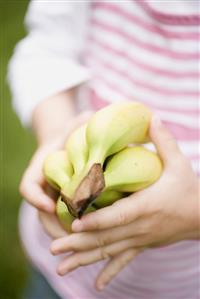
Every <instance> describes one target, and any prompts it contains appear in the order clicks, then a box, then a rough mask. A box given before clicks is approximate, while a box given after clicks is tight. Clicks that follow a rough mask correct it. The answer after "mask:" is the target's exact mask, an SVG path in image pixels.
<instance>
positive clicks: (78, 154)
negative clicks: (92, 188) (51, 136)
mask: <svg viewBox="0 0 200 299" xmlns="http://www.w3.org/2000/svg"><path fill="white" fill-rule="evenodd" d="M86 127H87V125H83V126H81V127H79V128H78V129H76V130H75V131H74V132H72V134H71V135H70V136H69V138H68V140H67V142H66V145H65V149H66V151H67V156H68V158H69V160H70V162H71V163H72V165H73V168H74V174H75V175H77V174H79V173H80V172H81V170H82V169H83V168H84V166H85V164H86V162H87V159H88V146H87V143H86Z"/></svg>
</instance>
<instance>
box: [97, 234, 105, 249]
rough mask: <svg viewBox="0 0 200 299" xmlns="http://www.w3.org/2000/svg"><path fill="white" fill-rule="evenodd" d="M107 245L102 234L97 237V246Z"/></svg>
mask: <svg viewBox="0 0 200 299" xmlns="http://www.w3.org/2000/svg"><path fill="white" fill-rule="evenodd" d="M103 246H105V241H104V239H103V238H102V237H101V236H98V237H97V247H103Z"/></svg>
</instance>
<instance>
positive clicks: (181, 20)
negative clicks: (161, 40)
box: [135, 0, 200, 26]
mask: <svg viewBox="0 0 200 299" xmlns="http://www.w3.org/2000/svg"><path fill="white" fill-rule="evenodd" d="M135 2H137V3H138V4H139V5H140V6H141V7H142V8H143V9H144V10H145V11H146V12H147V13H148V14H150V15H151V16H152V17H153V18H154V19H157V20H159V21H160V22H162V23H165V24H168V25H189V26H195V25H199V24H200V16H199V15H198V14H196V15H195V14H193V15H175V14H173V15H171V14H165V13H162V12H159V11H157V10H156V9H153V8H152V7H151V6H150V5H149V4H148V3H147V2H146V1H145V0H136V1H135Z"/></svg>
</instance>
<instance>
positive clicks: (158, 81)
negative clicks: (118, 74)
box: [90, 44, 199, 92]
mask: <svg viewBox="0 0 200 299" xmlns="http://www.w3.org/2000/svg"><path fill="white" fill-rule="evenodd" d="M92 52H93V53H94V57H96V58H97V59H99V60H100V62H101V61H102V62H103V63H108V64H110V65H112V66H113V67H114V68H115V69H117V70H119V71H125V72H128V74H129V75H130V76H131V77H132V78H135V79H137V80H140V81H142V82H145V81H146V82H148V83H151V84H152V85H153V86H155V87H156V86H157V87H159V88H170V90H175V91H176V90H185V91H190V92H194V91H198V90H199V84H198V83H199V82H198V77H197V78H196V79H189V78H178V77H177V78H176V79H175V78H173V77H167V76H162V75H160V74H156V73H152V72H151V71H148V70H145V69H142V68H141V67H139V66H137V65H134V64H131V63H130V62H129V61H128V60H127V59H126V58H125V57H124V56H118V55H116V54H115V53H111V52H109V51H107V50H106V49H104V48H102V47H100V46H99V45H97V44H94V45H93V46H92ZM90 59H91V60H92V57H91V58H90ZM94 59H95V58H94ZM95 60H96V59H95ZM137 61H138V59H137ZM93 64H94V65H95V61H94V62H93Z"/></svg>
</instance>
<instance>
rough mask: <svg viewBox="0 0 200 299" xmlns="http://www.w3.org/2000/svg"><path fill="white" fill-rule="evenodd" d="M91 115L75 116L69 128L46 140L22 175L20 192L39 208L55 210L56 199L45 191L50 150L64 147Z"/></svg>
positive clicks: (46, 210)
mask: <svg viewBox="0 0 200 299" xmlns="http://www.w3.org/2000/svg"><path fill="white" fill-rule="evenodd" d="M89 116H91V112H87V113H83V114H80V115H79V116H77V117H75V118H74V119H73V121H71V122H70V123H68V126H67V129H66V128H65V129H64V130H63V132H62V133H61V134H60V136H56V137H55V138H51V140H50V141H46V142H45V143H43V144H42V145H41V146H39V148H38V149H37V150H36V152H35V154H34V156H33V158H32V159H31V161H30V163H29V165H28V167H27V169H26V171H25V173H24V175H23V177H22V180H21V183H20V193H21V195H22V196H23V197H24V198H25V199H26V200H27V201H28V202H29V203H30V204H32V205H33V206H35V207H36V208H37V209H39V210H41V211H44V212H47V213H54V212H55V200H54V199H53V198H52V197H51V196H50V195H48V194H47V192H46V191H45V188H46V186H47V183H46V181H45V178H44V176H43V173H42V168H43V162H44V159H45V157H46V156H47V154H49V153H50V152H53V151H56V150H58V149H61V148H63V147H64V143H65V141H66V139H67V136H68V135H69V134H70V132H72V131H73V130H74V129H75V128H77V127H79V126H81V124H83V123H85V122H86V121H87V120H88V118H89ZM52 121H53V120H52Z"/></svg>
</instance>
